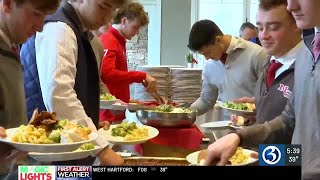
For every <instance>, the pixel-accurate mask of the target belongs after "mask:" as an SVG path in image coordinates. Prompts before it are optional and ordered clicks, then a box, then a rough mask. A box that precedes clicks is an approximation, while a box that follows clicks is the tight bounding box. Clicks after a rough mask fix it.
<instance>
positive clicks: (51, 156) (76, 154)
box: [28, 146, 101, 162]
mask: <svg viewBox="0 0 320 180" xmlns="http://www.w3.org/2000/svg"><path fill="white" fill-rule="evenodd" d="M100 149H101V147H100V146H95V147H94V149H91V150H82V151H71V152H59V153H37V152H29V153H28V155H29V156H30V157H32V158H33V159H35V160H37V161H40V162H55V161H70V160H77V159H83V158H86V157H88V156H90V155H94V154H96V153H98V151H99V150H100Z"/></svg>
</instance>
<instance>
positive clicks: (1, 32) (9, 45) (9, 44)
mask: <svg viewBox="0 0 320 180" xmlns="http://www.w3.org/2000/svg"><path fill="white" fill-rule="evenodd" d="M0 36H1V37H2V39H3V40H4V42H5V43H6V44H7V45H8V47H10V48H11V47H12V43H11V41H10V39H9V37H8V36H7V35H6V34H5V33H4V32H3V31H2V29H1V28H0Z"/></svg>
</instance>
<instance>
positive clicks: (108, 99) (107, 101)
mask: <svg viewBox="0 0 320 180" xmlns="http://www.w3.org/2000/svg"><path fill="white" fill-rule="evenodd" d="M116 101H117V98H116V97H115V96H113V95H112V94H110V93H105V94H100V107H102V108H103V107H106V106H111V105H112V104H114V103H115V102H116Z"/></svg>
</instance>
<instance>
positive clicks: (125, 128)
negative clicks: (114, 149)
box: [111, 122, 138, 137]
mask: <svg viewBox="0 0 320 180" xmlns="http://www.w3.org/2000/svg"><path fill="white" fill-rule="evenodd" d="M137 128H138V127H137V124H136V123H135V122H132V123H128V122H122V123H121V124H119V125H118V126H117V127H115V128H113V129H112V130H111V135H112V136H120V137H125V136H126V135H127V134H131V131H133V130H135V129H137Z"/></svg>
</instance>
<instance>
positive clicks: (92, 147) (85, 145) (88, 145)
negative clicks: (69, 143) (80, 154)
mask: <svg viewBox="0 0 320 180" xmlns="http://www.w3.org/2000/svg"><path fill="white" fill-rule="evenodd" d="M79 149H81V150H91V149H94V145H93V144H92V143H86V144H83V145H82V146H80V148H79Z"/></svg>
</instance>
